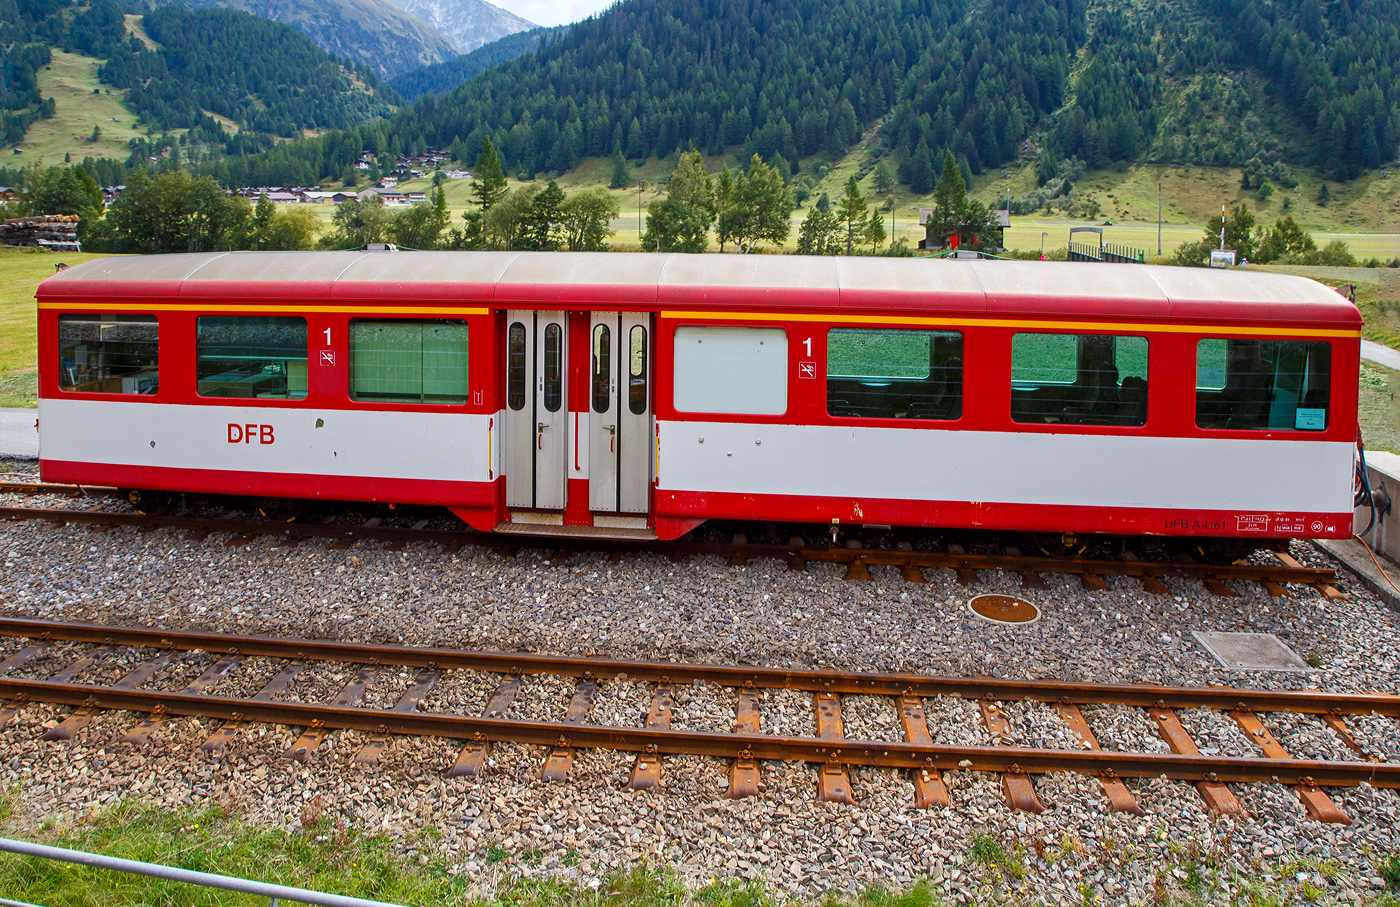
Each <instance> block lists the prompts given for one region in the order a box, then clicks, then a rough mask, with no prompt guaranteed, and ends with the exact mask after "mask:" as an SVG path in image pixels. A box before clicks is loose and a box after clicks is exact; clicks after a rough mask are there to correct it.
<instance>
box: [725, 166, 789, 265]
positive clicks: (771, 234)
mask: <svg viewBox="0 0 1400 907" xmlns="http://www.w3.org/2000/svg"><path fill="white" fill-rule="evenodd" d="M721 176H723V172H722V173H721ZM729 197H730V203H729V206H728V207H727V208H723V209H721V210H720V212H719V229H718V231H717V232H718V233H719V236H720V237H721V239H720V242H721V244H723V242H724V239H725V238H728V239H730V240H732V241H733V242H734V244H735V245H736V246H738V247H739V251H740V252H752V251H753V250H754V249H755V248H757V247H758V244H759V243H760V242H771V243H773V244H774V245H779V246H781V245H782V244H783V243H785V242H787V238H788V235H789V234H790V233H791V232H792V221H791V219H790V218H791V217H792V211H793V209H794V208H795V207H797V205H796V203H795V202H794V201H793V200H792V192H791V190H789V189H788V187H787V186H785V185H783V180H782V177H780V176H779V175H778V171H776V170H774V169H773V168H772V167H770V166H768V165H767V164H765V163H764V162H763V159H762V158H760V157H759V156H758V155H756V154H755V155H754V156H753V157H752V158H751V159H750V160H749V169H748V172H747V173H740V174H739V175H738V177H736V178H735V179H734V183H733V189H732V192H731V193H730V196H729Z"/></svg>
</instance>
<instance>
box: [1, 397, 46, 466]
mask: <svg viewBox="0 0 1400 907" xmlns="http://www.w3.org/2000/svg"><path fill="white" fill-rule="evenodd" d="M38 418H39V411H38V410H37V409H0V457H19V458H21V459H26V460H37V459H38V458H39V433H38V432H37V431H35V430H34V421H35V420H36V419H38Z"/></svg>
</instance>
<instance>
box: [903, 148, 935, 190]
mask: <svg viewBox="0 0 1400 907" xmlns="http://www.w3.org/2000/svg"><path fill="white" fill-rule="evenodd" d="M933 187H934V175H933V154H932V153H931V152H930V151H929V150H928V143H927V142H923V141H921V142H919V147H918V148H917V149H915V151H914V158H913V160H911V161H910V162H909V189H910V191H911V192H913V193H914V194H915V195H923V194H924V193H926V192H929V191H930V190H932V189H933Z"/></svg>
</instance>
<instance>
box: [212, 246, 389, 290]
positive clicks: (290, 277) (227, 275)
mask: <svg viewBox="0 0 1400 907" xmlns="http://www.w3.org/2000/svg"><path fill="white" fill-rule="evenodd" d="M366 254H367V253H365V252H232V253H229V254H228V255H223V256H220V257H219V258H216V259H213V260H211V261H209V262H208V263H207V264H205V265H204V266H203V267H201V268H200V269H199V270H197V271H195V272H194V273H193V274H191V275H190V276H189V277H187V278H186V280H187V281H188V282H190V283H203V282H206V281H216V280H217V281H237V282H240V283H243V282H251V283H299V282H329V281H333V280H335V279H336V278H338V277H340V275H341V274H343V273H345V269H346V268H348V267H350V265H352V264H354V263H355V262H356V261H357V260H358V259H360V258H363V257H365V255H366Z"/></svg>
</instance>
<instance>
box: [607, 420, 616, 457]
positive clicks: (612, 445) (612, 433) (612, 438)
mask: <svg viewBox="0 0 1400 907" xmlns="http://www.w3.org/2000/svg"><path fill="white" fill-rule="evenodd" d="M616 449H617V426H616V425H609V426H608V453H612V452H613V451H614V450H616Z"/></svg>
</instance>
